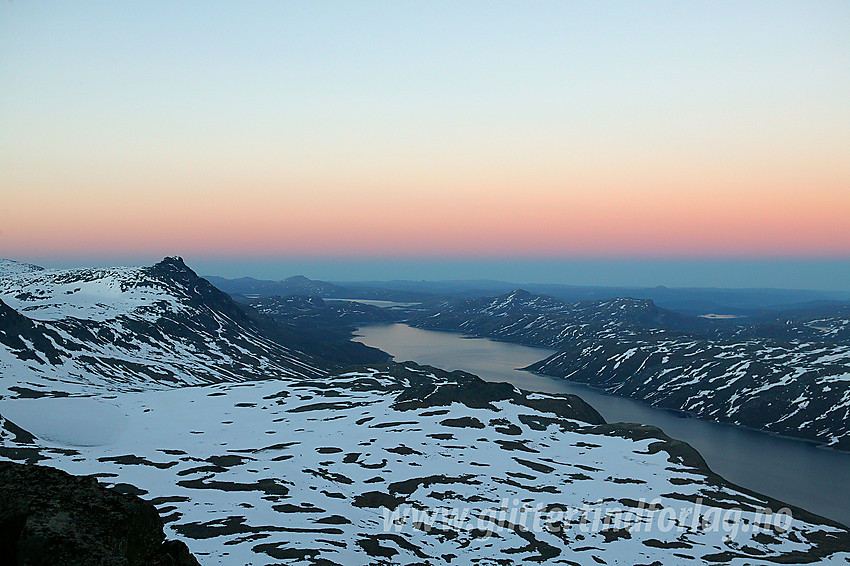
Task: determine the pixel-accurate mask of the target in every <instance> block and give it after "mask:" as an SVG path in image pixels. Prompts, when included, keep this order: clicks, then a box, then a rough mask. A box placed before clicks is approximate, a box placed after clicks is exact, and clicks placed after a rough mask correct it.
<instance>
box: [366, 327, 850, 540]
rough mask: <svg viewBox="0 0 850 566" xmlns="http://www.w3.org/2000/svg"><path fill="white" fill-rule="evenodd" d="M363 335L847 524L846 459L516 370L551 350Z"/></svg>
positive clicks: (396, 352) (403, 333)
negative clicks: (692, 453) (680, 446)
mask: <svg viewBox="0 0 850 566" xmlns="http://www.w3.org/2000/svg"><path fill="white" fill-rule="evenodd" d="M358 335H359V337H358V338H357V340H358V341H359V342H363V343H364V344H367V345H369V346H374V347H376V348H380V349H381V350H384V351H385V352H388V353H389V354H391V355H392V356H393V357H395V359H396V360H397V361H408V360H409V361H413V362H416V363H420V364H428V365H433V366H436V367H439V368H443V369H446V370H450V371H451V370H457V369H459V370H464V371H468V372H470V373H474V374H476V375H479V376H481V377H482V378H483V379H487V380H490V381H507V382H510V383H512V384H514V385H516V386H517V387H520V388H522V389H527V390H530V391H544V392H548V393H573V394H575V395H578V396H580V397H581V398H582V399H584V400H585V401H587V402H588V403H590V404H591V405H592V406H593V407H594V408H595V409H596V410H597V411H599V413H600V414H601V415H602V416H603V417H605V420H606V421H608V422H633V423H643V424H650V425H654V426H657V427H659V428H660V429H662V430H663V431H664V432H665V433H667V434H668V435H669V436H671V437H673V438H677V439H680V440H684V441H685V442H687V443H688V444H690V445H691V446H693V447H694V448H696V449H697V450H699V452H700V454H702V456H703V458H705V460H706V462H708V465H709V466H710V467H711V469H712V470H714V471H715V472H717V473H719V474H720V475H722V476H723V477H725V478H726V479H728V480H729V481H731V482H733V483H736V484H738V485H741V486H743V487H746V488H749V489H752V490H755V491H758V492H759V493H764V494H766V495H770V496H772V497H775V498H777V499H779V500H781V501H786V502H788V503H791V504H793V505H797V506H799V507H802V508H804V509H808V510H809V511H812V512H814V513H817V514H819V515H823V516H824V517H828V518H830V519H834V520H836V521H840V522H842V523H843V524H845V525H850V454H848V453H843V452H837V451H834V450H827V449H824V448H818V447H816V446H814V445H812V444H810V443H808V442H802V441H798V440H791V439H786V438H779V437H776V436H772V435H769V434H765V433H762V432H757V431H752V430H747V429H742V428H739V427H734V426H729V425H724V424H719V423H714V422H710V421H703V420H699V419H694V418H686V417H683V416H681V415H679V414H677V413H675V412H672V411H665V410H662V409H655V408H652V407H650V406H649V405H646V404H644V403H641V402H639V401H634V400H632V399H627V398H623V397H617V396H614V395H607V394H604V393H601V392H599V391H597V390H594V389H591V388H589V387H587V386H585V385H581V384H577V383H570V382H568V381H565V380H563V379H555V378H551V377H547V376H540V375H535V374H532V373H530V372H526V371H521V370H519V369H518V368H522V367H525V366H528V365H530V364H532V363H534V362H536V361H539V360H541V359H543V358H545V357H547V356H549V355H550V354H552V353H554V350H547V349H544V348H529V347H526V346H518V345H516V344H507V343H504V342H495V341H493V340H488V339H486V338H466V337H464V336H461V335H460V334H453V333H448V332H435V331H431V330H421V329H418V328H411V327H410V326H407V325H405V324H391V325H380V326H366V327H362V328H360V329H359V331H358Z"/></svg>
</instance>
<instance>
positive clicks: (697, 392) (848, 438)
mask: <svg viewBox="0 0 850 566" xmlns="http://www.w3.org/2000/svg"><path fill="white" fill-rule="evenodd" d="M410 324H411V325H414V326H419V327H422V328H430V329H435V330H450V331H454V332H464V333H467V334H471V335H474V336H485V337H489V338H495V339H499V340H505V341H510V342H517V343H520V344H526V345H531V346H542V347H548V348H553V349H556V350H559V351H558V352H557V353H556V354H554V355H552V356H551V357H550V358H548V359H546V360H542V361H541V362H539V363H536V364H533V365H532V366H531V367H530V369H531V370H533V371H536V372H539V373H543V374H546V375H551V376H554V377H562V378H565V379H570V380H574V381H578V382H581V383H587V384H590V385H593V386H594V387H599V388H602V389H604V390H605V391H607V392H609V393H614V394H618V395H624V396H628V397H632V398H636V399H640V400H643V401H646V402H648V403H650V404H652V405H654V406H658V407H664V408H668V409H676V410H681V411H687V412H689V413H692V414H695V415H698V416H700V417H704V418H708V419H713V420H717V421H721V422H727V423H732V424H739V425H745V426H748V427H752V428H758V429H763V430H767V431H771V432H775V433H779V434H783V435H787V436H794V437H798V438H805V439H809V440H814V441H817V442H821V443H824V444H827V445H828V446H831V447H835V448H839V449H844V450H850V370H848V368H850V342H848V341H847V332H848V331H850V311H848V309H847V307H842V306H832V307H822V308H820V309H809V310H806V311H792V312H788V313H770V314H765V315H762V316H761V317H758V318H756V319H755V320H747V321H739V320H731V321H730V320H705V319H701V318H699V317H691V316H686V315H680V314H677V313H673V312H671V311H667V310H664V309H660V308H658V307H656V306H655V305H654V304H653V303H652V302H651V301H648V300H642V299H640V300H639V299H614V300H606V301H597V302H587V301H585V302H580V303H565V302H563V301H560V300H558V299H554V298H552V297H544V296H538V295H532V294H530V293H527V292H524V291H515V292H513V293H511V294H509V295H503V296H500V297H495V298H492V297H491V298H484V299H473V300H460V301H445V302H443V303H440V304H438V305H436V306H434V307H432V310H430V311H428V312H426V313H425V314H422V315H418V314H417V315H414V316H413V317H412V318H411V319H410Z"/></svg>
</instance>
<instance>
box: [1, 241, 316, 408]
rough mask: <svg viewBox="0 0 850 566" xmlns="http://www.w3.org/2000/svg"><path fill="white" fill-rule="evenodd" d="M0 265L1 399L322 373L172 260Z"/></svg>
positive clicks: (305, 356)
mask: <svg viewBox="0 0 850 566" xmlns="http://www.w3.org/2000/svg"><path fill="white" fill-rule="evenodd" d="M0 269H2V272H0V374H1V375H2V376H3V379H2V380H0V392H3V393H4V394H7V395H8V394H13V395H22V396H28V395H44V394H54V393H69V392H70V393H73V392H76V391H83V390H87V389H88V388H90V387H91V386H99V385H102V384H106V383H108V384H109V385H110V387H111V388H113V389H117V390H125V389H138V388H145V389H147V388H150V387H152V386H153V387H156V386H161V387H171V386H175V385H197V384H202V383H215V382H219V381H243V380H246V379H262V378H273V377H277V376H279V375H294V376H303V377H315V376H318V375H322V374H324V373H325V372H326V370H327V367H328V364H327V362H326V361H325V360H323V359H322V358H321V357H319V356H316V355H308V354H306V353H304V352H301V351H298V350H297V349H294V348H292V347H290V346H289V345H287V344H286V342H285V341H283V340H280V339H278V338H279V337H278V336H275V335H273V333H271V332H269V331H268V329H266V328H264V327H263V324H262V323H261V321H258V320H255V319H252V317H251V316H250V314H249V313H246V312H245V311H244V309H243V308H241V307H240V306H239V305H238V304H237V303H235V302H234V301H233V300H232V299H231V298H230V297H229V296H228V295H226V294H225V293H222V292H221V291H219V290H218V289H216V288H215V287H213V286H212V285H211V284H209V283H208V282H207V281H206V280H204V279H202V278H200V277H198V276H197V275H196V274H195V272H194V271H192V270H191V269H190V268H188V267H187V266H186V265H185V264H184V263H183V261H182V260H181V259H180V258H166V259H164V260H163V261H161V262H159V263H158V264H156V265H154V266H151V267H140V268H109V269H67V270H43V269H39V268H35V267H34V266H28V265H25V264H17V263H15V262H10V261H5V262H3V263H2V264H0Z"/></svg>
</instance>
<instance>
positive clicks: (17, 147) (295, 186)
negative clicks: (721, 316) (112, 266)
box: [0, 0, 850, 290]
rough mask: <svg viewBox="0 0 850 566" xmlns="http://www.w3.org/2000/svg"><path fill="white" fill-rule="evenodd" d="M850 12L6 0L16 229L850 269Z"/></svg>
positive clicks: (359, 249) (411, 258)
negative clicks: (35, 0) (36, 0)
mask: <svg viewBox="0 0 850 566" xmlns="http://www.w3.org/2000/svg"><path fill="white" fill-rule="evenodd" d="M848 30H850V3H848V2H846V1H843V0H841V1H831V2H828V1H811V2H783V1H770V2H768V1H763V2H750V1H734V2H723V1H713V2H672V1H671V2H652V1H649V2H604V1H602V2H543V1H530V2H498V1H487V2H474V1H466V2H444V1H434V2H412V1H411V2H368V1H364V2H297V1H293V2H251V3H237V2H231V3H225V2H205V3H197V2H180V1H177V2H61V3H59V2H57V3H43V2H33V1H26V0H13V1H6V2H0V256H5V257H11V258H14V259H21V260H29V261H33V262H36V263H42V264H49V265H65V264H78V263H81V262H88V263H94V264H99V263H106V262H119V263H128V262H136V261H148V260H149V259H151V258H160V257H163V256H165V255H182V256H184V257H185V258H187V261H189V262H190V264H193V263H194V264H195V265H199V266H200V270H201V271H206V272H209V273H212V271H210V270H215V272H217V273H218V274H222V275H231V276H234V275H254V276H266V277H269V278H277V277H273V276H271V275H272V273H273V272H279V275H280V276H281V277H282V276H285V275H291V274H293V270H296V269H299V270H301V271H308V273H307V275H313V276H318V275H321V276H323V277H325V278H329V279H335V280H346V279H379V278H406V277H414V278H438V279H461V278H471V277H477V278H480V277H485V278H501V279H506V278H507V277H504V276H502V275H500V274H504V273H507V274H508V275H511V274H516V271H517V270H521V269H530V267H529V266H531V265H532V264H533V265H537V266H539V268H538V269H537V271H535V272H534V273H537V275H534V277H536V278H538V279H541V278H546V277H548V278H550V279H557V280H556V281H545V282H563V283H574V282H578V281H579V280H590V279H594V280H595V281H596V283H594V284H612V285H625V284H638V281H644V280H646V281H647V282H657V284H673V283H675V282H676V281H683V282H688V281H693V284H695V285H699V284H703V283H704V284H708V281H709V280H711V281H713V282H714V283H717V284H719V286H723V285H724V284H728V285H730V286H771V287H812V288H825V289H844V290H847V289H850V33H848ZM546 265H550V266H552V268H551V269H548V270H547V268H546V267H545V266H546ZM567 265H569V266H574V267H576V268H575V269H572V268H571V269H566V268H558V267H557V266H562V267H563V266H567ZM600 265H615V266H619V267H618V268H615V269H613V270H612V271H611V272H610V275H606V276H604V277H603V276H601V275H600V273H602V271H604V270H602V271H600V272H597V273H596V274H594V273H591V272H586V271H582V269H584V270H591V271H592V270H593V269H594V266H596V267H597V268H598V266H600ZM488 266H490V267H488ZM523 266H525V267H523ZM581 266H584V267H581ZM628 266H633V267H632V268H629V267H628ZM765 266H772V267H770V268H769V269H768V268H766V267H765ZM800 266H808V267H807V268H802V271H803V272H804V273H802V274H801V273H798V271H800V269H801V267H800ZM311 269H312V270H313V271H312V272H309V271H310V270H311ZM647 271H651V272H652V276H651V277H644V275H645V273H646V272H647ZM604 272H605V273H608V272H607V271H604ZM641 274H644V275H641ZM724 274H726V275H724ZM530 275H531V274H530V273H529V276H530ZM724 277H725V278H724ZM523 279H525V280H528V279H526V278H523V277H513V278H511V280H523ZM565 279H566V280H565ZM599 279H601V282H600V281H598V280H599ZM541 282H543V281H542V279H541Z"/></svg>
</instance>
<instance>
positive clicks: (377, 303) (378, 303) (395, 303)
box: [322, 299, 420, 309]
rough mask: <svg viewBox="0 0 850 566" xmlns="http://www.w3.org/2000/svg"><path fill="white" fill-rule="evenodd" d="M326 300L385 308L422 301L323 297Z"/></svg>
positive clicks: (412, 304)
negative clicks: (408, 301)
mask: <svg viewBox="0 0 850 566" xmlns="http://www.w3.org/2000/svg"><path fill="white" fill-rule="evenodd" d="M322 300H323V301H325V302H330V303H332V302H339V301H346V302H349V303H362V304H364V305H371V306H373V307H384V308H388V309H391V308H394V307H413V306H416V305H418V304H420V303H400V302H398V301H382V300H379V299H322Z"/></svg>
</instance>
